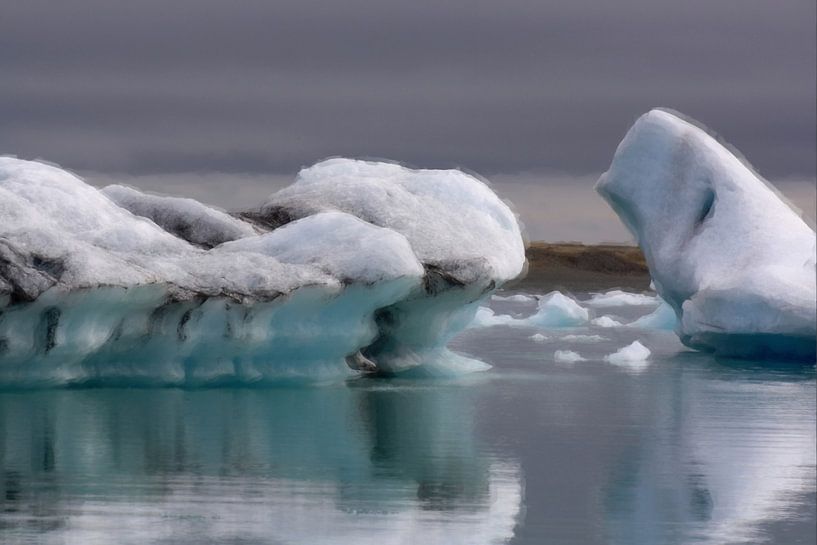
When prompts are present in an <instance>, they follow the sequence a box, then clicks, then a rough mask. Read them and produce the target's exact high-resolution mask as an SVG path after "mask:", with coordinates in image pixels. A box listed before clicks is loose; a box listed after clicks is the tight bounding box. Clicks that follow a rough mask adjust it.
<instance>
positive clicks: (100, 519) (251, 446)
mask: <svg viewBox="0 0 817 545" xmlns="http://www.w3.org/2000/svg"><path fill="white" fill-rule="evenodd" d="M472 405H473V399H472V395H471V393H470V392H468V391H466V390H464V389H463V388H458V387H434V388H412V387H407V388H395V387H393V386H388V385H386V386H384V387H382V388H381V387H363V388H357V387H347V386H342V387H333V388H311V389H310V388H303V389H298V388H295V389H274V390H227V389H223V390H207V391H182V390H73V391H71V390H63V391H41V392H29V393H2V394H0V430H1V432H2V437H0V460H1V461H2V468H3V474H2V482H0V492H2V497H3V498H4V499H2V500H0V503H1V504H2V510H3V513H2V515H0V516H1V517H2V518H0V520H1V521H2V531H3V536H4V542H12V543H16V542H28V540H33V541H36V542H39V543H41V542H45V543H51V542H53V543H82V544H92V543H111V539H114V541H115V542H116V543H120V544H124V543H165V542H172V543H197V544H198V543H210V542H212V543H225V542H233V541H235V540H237V541H239V542H244V540H245V541H246V542H248V543H259V542H261V543H327V544H328V543H352V542H354V543H409V542H417V543H495V542H504V541H507V540H508V539H510V537H511V536H512V533H513V528H514V525H515V524H516V517H517V516H518V514H519V511H520V507H521V498H522V496H521V494H522V488H521V480H520V474H519V469H518V466H517V465H515V464H514V463H513V462H512V461H511V462H501V461H499V460H497V459H496V458H493V457H491V456H488V455H487V454H486V453H484V452H483V453H481V452H479V450H478V449H477V446H476V445H475V443H474V434H473V425H474V422H473V416H472V412H471V408H472ZM6 540H8V541H6Z"/></svg>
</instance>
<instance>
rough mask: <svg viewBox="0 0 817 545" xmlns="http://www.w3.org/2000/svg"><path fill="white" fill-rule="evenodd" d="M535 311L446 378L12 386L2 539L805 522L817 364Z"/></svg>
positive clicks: (777, 534) (399, 540)
mask: <svg viewBox="0 0 817 545" xmlns="http://www.w3.org/2000/svg"><path fill="white" fill-rule="evenodd" d="M494 306H495V307H497V309H498V311H501V312H508V311H510V312H516V311H518V312H525V310H526V309H525V308H523V307H524V304H521V303H520V304H517V303H494ZM610 312H612V313H614V314H617V315H619V316H622V315H626V314H627V313H630V314H633V313H637V311H634V310H633V309H611V310H610ZM630 317H632V316H630ZM534 333H537V331H536V330H534V329H528V328H509V327H504V326H503V327H493V328H488V329H472V330H469V331H466V332H465V333H464V334H462V335H461V336H460V337H458V338H457V339H456V340H455V341H454V343H453V347H454V348H455V349H456V350H459V351H462V352H466V353H468V354H471V355H474V356H476V357H479V358H480V359H483V360H484V361H487V362H489V363H491V364H492V365H493V366H494V367H493V369H491V370H490V371H489V372H487V373H481V374H478V375H472V376H469V377H464V378H461V379H456V380H453V379H450V380H429V379H426V380H413V381H410V380H386V379H376V380H373V379H360V380H354V381H351V382H347V383H344V384H337V385H331V386H320V387H299V388H293V387H289V388H264V389H261V388H258V389H253V388H238V389H227V388H221V389H204V390H180V389H71V390H40V391H17V392H15V391H5V392H0V542H2V543H4V544H17V543H46V544H50V543H54V544H63V543H65V544H77V545H93V544H105V545H110V544H117V545H124V544H131V543H140V544H142V543H151V544H177V543H184V544H210V543H213V544H216V543H218V544H252V543H270V544H273V543H275V544H278V543H297V544H310V545H312V544H333V545H336V544H346V543H350V544H351V543H354V544H368V543H371V544H391V543H394V544H415V543H416V544H422V545H431V544H445V545H452V544H459V543H461V544H469V545H470V544H481V543H519V544H522V543H526V544H527V543H530V544H545V543H570V544H594V543H600V544H601V543H604V544H606V543H613V544H627V545H633V544H650V545H653V544H662V543H718V544H721V543H763V542H770V543H784V544H793V543H814V542H815V489H816V488H817V484H816V483H815V369H814V367H813V366H812V365H808V366H803V365H773V364H761V363H757V362H734V361H716V360H715V359H713V358H711V357H709V356H707V355H703V354H698V353H694V352H690V351H686V350H684V349H683V348H682V347H681V346H680V344H679V343H678V341H677V340H676V338H675V336H674V335H673V334H672V333H671V332H662V331H650V332H645V331H637V330H630V329H623V328H616V329H604V328H596V327H592V328H578V329H562V330H550V331H539V333H542V334H544V335H546V339H545V340H544V341H540V342H536V341H534V340H532V339H530V336H531V335H532V334H534ZM576 334H593V335H600V336H602V337H604V339H603V340H598V339H596V340H591V342H587V341H588V339H578V340H576V339H574V340H565V339H564V336H565V335H576ZM635 339H640V340H641V341H642V342H643V343H644V344H645V345H646V346H648V347H649V348H650V349H651V350H652V351H653V357H652V359H651V360H650V362H649V364H648V365H634V366H616V365H612V364H610V363H606V362H605V361H604V360H603V356H604V355H605V354H609V353H611V352H613V351H615V350H617V349H618V348H621V347H622V346H624V345H626V344H628V343H630V342H632V341H633V340H635ZM582 341H584V342H582ZM557 349H562V350H563V349H570V350H574V351H576V352H579V353H580V354H582V355H583V356H584V357H585V358H587V359H588V361H582V362H576V363H572V364H566V363H558V362H555V361H554V357H553V354H554V351H555V350H557Z"/></svg>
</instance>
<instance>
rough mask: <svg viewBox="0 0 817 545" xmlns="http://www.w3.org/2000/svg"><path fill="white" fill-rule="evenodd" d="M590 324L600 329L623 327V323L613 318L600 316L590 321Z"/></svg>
mask: <svg viewBox="0 0 817 545" xmlns="http://www.w3.org/2000/svg"><path fill="white" fill-rule="evenodd" d="M590 323H591V324H593V325H595V326H598V327H620V326H621V325H622V324H621V322H619V321H618V320H615V319H613V318H611V317H610V316H599V317H598V318H593V319H592V320H590Z"/></svg>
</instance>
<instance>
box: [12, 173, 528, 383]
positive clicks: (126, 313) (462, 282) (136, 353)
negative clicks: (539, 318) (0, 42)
mask: <svg viewBox="0 0 817 545" xmlns="http://www.w3.org/2000/svg"><path fill="white" fill-rule="evenodd" d="M524 263H525V256H524V244H523V239H522V235H521V232H520V227H519V224H518V222H517V220H516V216H515V215H514V213H513V212H512V211H511V210H510V208H508V206H507V205H506V204H505V203H504V202H503V201H501V200H500V199H499V198H498V197H497V196H496V195H495V194H494V193H493V191H491V189H490V188H489V187H488V186H487V185H486V184H485V183H484V182H482V181H480V180H478V179H476V178H474V177H472V176H469V175H467V174H464V173H462V172H460V171H447V170H412V169H408V168H405V167H402V166H400V165H396V164H392V163H376V162H367V161H358V160H352V159H339V158H338V159H331V160H327V161H324V162H321V163H318V164H317V165H314V166H312V167H310V168H307V169H304V170H303V171H301V173H300V174H299V175H298V177H297V179H296V181H295V183H294V184H293V185H292V186H290V187H288V188H286V189H284V190H282V191H280V192H278V193H275V194H273V195H272V196H271V197H270V198H269V201H268V202H267V203H265V204H263V205H262V206H261V207H259V209H257V210H251V211H247V212H245V213H242V214H236V215H230V214H227V213H225V212H223V211H220V210H217V209H214V208H211V207H208V206H206V205H204V204H202V203H198V202H196V201H193V200H191V199H180V198H176V197H167V196H161V195H149V194H144V193H141V192H139V191H137V190H135V189H132V188H128V187H124V186H109V187H107V188H104V189H102V190H98V189H96V188H94V187H91V186H90V185H88V184H86V183H84V182H83V181H82V180H81V179H80V178H78V177H77V176H75V175H73V174H71V173H69V172H67V171H65V170H62V169H60V168H58V167H55V166H51V165H46V164H43V163H38V162H33V161H24V160H19V159H16V158H12V157H0V384H6V385H9V384H10V385H20V384H25V385H29V384H31V385H40V384H46V385H63V384H76V383H80V384H87V383H97V382H100V383H105V384H110V383H123V384H132V383H134V382H138V383H145V384H159V385H197V384H214V383H232V382H239V383H255V382H267V381H280V380H304V379H306V380H324V379H326V380H335V379H338V378H343V377H348V376H354V375H356V374H359V373H369V372H373V371H375V370H376V372H378V373H387V374H388V373H402V372H417V373H432V374H434V373H453V372H464V371H471V370H476V369H481V368H484V367H486V366H485V365H484V364H482V363H480V362H476V361H474V360H470V359H468V358H465V357H463V356H459V355H457V354H454V353H451V352H449V351H448V350H447V348H446V343H447V341H448V340H449V339H450V338H451V337H452V336H453V335H454V334H456V333H457V332H458V331H459V330H461V329H462V328H464V327H466V325H467V324H468V323H469V322H470V321H471V319H472V318H473V315H474V313H475V312H476V310H477V308H478V306H479V302H480V301H481V300H483V299H484V298H486V297H488V296H489V295H490V294H491V293H492V292H493V290H494V289H495V288H497V287H500V286H502V285H503V284H504V283H505V282H507V281H508V280H511V279H512V278H514V277H515V276H518V275H519V274H520V273H521V272H522V271H523V269H524Z"/></svg>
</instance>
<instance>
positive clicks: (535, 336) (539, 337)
mask: <svg viewBox="0 0 817 545" xmlns="http://www.w3.org/2000/svg"><path fill="white" fill-rule="evenodd" d="M528 338H529V339H530V340H532V341H533V342H537V343H541V342H545V341H546V340H547V337H546V336H544V335H542V334H541V333H535V334H533V335H531V336H530V337H528Z"/></svg>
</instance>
